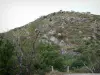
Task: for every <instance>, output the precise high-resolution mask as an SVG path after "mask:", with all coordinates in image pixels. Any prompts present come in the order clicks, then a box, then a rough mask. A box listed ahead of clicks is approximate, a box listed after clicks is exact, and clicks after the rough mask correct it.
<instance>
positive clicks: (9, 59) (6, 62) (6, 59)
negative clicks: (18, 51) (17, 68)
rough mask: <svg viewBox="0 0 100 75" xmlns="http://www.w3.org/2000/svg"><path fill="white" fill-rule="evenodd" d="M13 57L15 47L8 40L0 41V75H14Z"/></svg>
mask: <svg viewBox="0 0 100 75" xmlns="http://www.w3.org/2000/svg"><path fill="white" fill-rule="evenodd" d="M13 55H14V45H13V44H12V43H10V41H8V40H6V39H0V75H12V74H10V73H11V71H12V68H13Z"/></svg>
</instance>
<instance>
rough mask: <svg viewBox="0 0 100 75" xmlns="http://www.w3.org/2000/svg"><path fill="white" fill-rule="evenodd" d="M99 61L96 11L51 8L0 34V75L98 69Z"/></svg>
mask: <svg viewBox="0 0 100 75" xmlns="http://www.w3.org/2000/svg"><path fill="white" fill-rule="evenodd" d="M2 37H3V38H2ZM4 38H5V39H4ZM11 42H13V44H12V43H11ZM99 62H100V15H93V14H91V13H90V12H86V13H79V12H74V11H71V12H69V11H59V12H54V13H51V14H49V15H47V16H43V17H41V18H38V19H37V20H35V21H33V22H30V23H29V24H27V25H25V26H23V27H19V28H15V29H13V30H11V31H8V32H6V33H2V34H0V75H16V74H17V75H35V74H37V75H45V73H49V72H50V71H51V66H53V68H54V70H55V71H56V72H57V71H59V72H66V71H67V69H68V66H69V71H70V72H73V73H93V72H95V73H100V63H99Z"/></svg>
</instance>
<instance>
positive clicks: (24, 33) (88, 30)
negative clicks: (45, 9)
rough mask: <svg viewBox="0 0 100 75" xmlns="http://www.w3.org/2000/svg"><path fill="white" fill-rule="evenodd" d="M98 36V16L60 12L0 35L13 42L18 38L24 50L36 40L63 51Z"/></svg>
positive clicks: (99, 27)
mask: <svg viewBox="0 0 100 75" xmlns="http://www.w3.org/2000/svg"><path fill="white" fill-rule="evenodd" d="M37 34H38V36H37ZM99 35H100V15H94V14H91V13H90V12H81V13H80V12H74V11H62V10H60V11H59V12H54V13H51V14H48V15H46V16H42V17H40V18H38V19H36V20H35V21H33V22H30V23H28V24H27V25H25V26H22V27H19V28H15V29H13V30H10V31H8V32H6V33H2V34H1V36H4V37H5V38H7V39H9V40H11V41H13V42H14V41H15V40H16V38H20V40H19V41H20V42H21V44H22V45H23V48H24V49H25V50H27V49H30V48H31V47H32V45H31V42H32V41H33V40H34V39H36V38H38V41H44V42H49V41H51V42H53V43H55V44H57V45H59V46H60V47H61V49H64V50H65V51H66V50H67V51H68V50H73V48H75V47H76V46H79V45H80V44H81V43H82V40H88V39H92V38H95V39H96V38H99Z"/></svg>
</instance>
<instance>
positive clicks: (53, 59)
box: [37, 42, 64, 72]
mask: <svg viewBox="0 0 100 75" xmlns="http://www.w3.org/2000/svg"><path fill="white" fill-rule="evenodd" d="M37 50H38V55H37V57H38V61H39V64H38V65H39V67H38V69H41V70H44V72H45V71H50V70H51V66H53V67H54V69H56V70H59V71H63V69H64V59H63V57H62V55H61V53H60V50H59V47H58V46H57V45H54V44H49V43H43V42H41V43H40V44H39V46H38V48H37Z"/></svg>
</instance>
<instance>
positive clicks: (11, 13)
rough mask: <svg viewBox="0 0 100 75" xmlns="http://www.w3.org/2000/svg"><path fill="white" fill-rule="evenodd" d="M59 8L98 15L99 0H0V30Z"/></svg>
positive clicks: (2, 30)
mask: <svg viewBox="0 0 100 75" xmlns="http://www.w3.org/2000/svg"><path fill="white" fill-rule="evenodd" d="M59 10H64V11H70V10H74V11H79V12H87V11H89V12H91V13H93V14H99V15H100V0H0V32H4V31H8V30H10V29H13V28H15V27H20V26H23V25H25V24H27V23H29V22H31V21H34V20H35V19H37V18H38V17H40V16H42V15H47V14H49V13H52V12H56V11H59Z"/></svg>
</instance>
